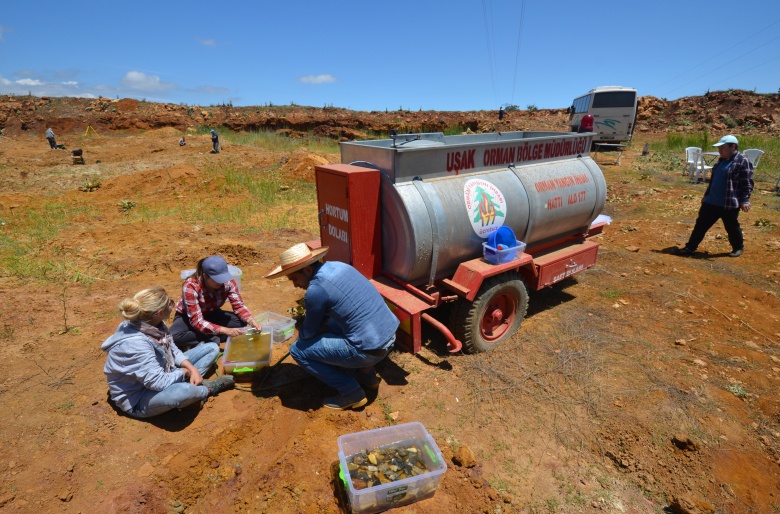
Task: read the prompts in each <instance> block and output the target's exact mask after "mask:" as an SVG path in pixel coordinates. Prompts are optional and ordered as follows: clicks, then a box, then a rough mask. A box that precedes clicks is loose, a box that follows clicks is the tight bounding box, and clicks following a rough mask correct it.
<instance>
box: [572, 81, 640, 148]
mask: <svg viewBox="0 0 780 514" xmlns="http://www.w3.org/2000/svg"><path fill="white" fill-rule="evenodd" d="M569 113H570V115H569V127H570V129H571V131H572V132H579V131H580V120H581V119H582V117H583V116H584V115H586V114H590V115H592V116H593V132H595V133H596V136H595V137H594V138H593V142H604V141H614V142H620V141H631V136H632V134H633V133H634V123H635V122H636V113H637V97H636V89H633V88H630V87H622V86H600V87H597V88H593V89H591V90H590V91H588V94H586V95H582V96H580V97H577V98H575V99H574V102H572V105H571V107H570V108H569Z"/></svg>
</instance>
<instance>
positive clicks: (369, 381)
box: [265, 243, 399, 410]
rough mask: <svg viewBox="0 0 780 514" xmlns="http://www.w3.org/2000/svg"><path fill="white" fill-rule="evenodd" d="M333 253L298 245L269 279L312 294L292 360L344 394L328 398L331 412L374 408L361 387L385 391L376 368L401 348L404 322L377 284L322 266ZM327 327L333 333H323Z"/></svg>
mask: <svg viewBox="0 0 780 514" xmlns="http://www.w3.org/2000/svg"><path fill="white" fill-rule="evenodd" d="M327 253H328V247H327V246H325V247H322V248H317V249H314V250H312V249H311V248H309V246H308V245H306V243H300V244H297V245H295V246H293V247H291V248H289V249H287V250H285V251H284V252H282V254H281V255H280V264H279V265H278V266H277V267H276V268H274V269H273V270H271V272H270V273H268V274H267V275H265V277H266V278H276V277H282V276H287V278H288V279H290V280H291V281H292V283H293V284H294V285H295V287H299V288H301V289H305V290H306V294H305V295H304V297H303V300H304V307H305V309H306V315H305V317H304V319H303V323H302V325H301V327H300V330H299V331H298V340H297V341H295V342H294V343H293V344H292V346H291V347H290V355H292V357H293V359H295V362H297V363H298V365H299V366H301V367H302V368H303V369H305V370H306V371H308V372H309V373H311V374H312V375H314V376H315V377H317V378H318V379H320V380H321V381H322V382H324V383H325V384H327V385H328V386H330V387H332V388H333V389H335V390H336V391H338V395H337V396H331V397H328V398H325V400H324V401H323V405H324V406H325V407H328V408H330V409H338V410H344V409H350V408H357V407H362V406H363V405H365V404H366V403H368V399H367V398H366V394H365V392H364V391H363V389H362V387H361V384H362V385H363V386H365V387H368V388H371V389H377V388H379V383H380V382H381V379H380V378H379V376H377V374H376V372H375V371H374V364H376V363H378V362H379V361H381V360H382V359H384V358H385V357H386V356H387V354H388V353H389V352H390V350H391V349H392V348H393V344H394V343H395V331H396V329H397V328H398V324H399V322H398V318H396V317H395V315H394V314H393V313H392V312H391V311H390V309H389V308H388V307H387V304H386V303H385V301H384V299H383V298H382V296H381V295H380V294H379V292H378V291H377V290H376V288H375V287H374V286H373V285H371V282H369V281H368V279H366V277H364V276H363V275H361V274H360V272H359V271H357V270H356V269H355V268H353V267H352V266H350V265H349V264H345V263H343V262H338V261H328V262H325V263H323V262H319V261H320V259H322V258H323V257H324V256H325V255H326V254H327ZM324 322H326V323H327V330H325V331H323V332H321V331H320V327H321V326H322V325H323V323H324Z"/></svg>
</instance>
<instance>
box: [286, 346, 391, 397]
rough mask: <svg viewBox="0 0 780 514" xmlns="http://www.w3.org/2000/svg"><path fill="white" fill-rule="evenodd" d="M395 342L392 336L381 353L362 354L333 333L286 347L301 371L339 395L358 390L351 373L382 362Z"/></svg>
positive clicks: (353, 373) (356, 382)
mask: <svg viewBox="0 0 780 514" xmlns="http://www.w3.org/2000/svg"><path fill="white" fill-rule="evenodd" d="M393 343H395V334H393V337H391V338H390V339H389V340H388V341H387V342H386V343H385V345H384V346H383V347H382V351H375V352H371V353H368V352H363V351H360V350H358V349H357V348H355V347H354V346H352V345H351V344H350V343H349V341H347V340H346V339H344V338H343V337H341V336H338V335H336V334H321V335H318V336H317V337H314V338H312V339H298V340H297V341H295V342H294V343H293V344H292V346H291V347H290V355H292V358H293V359H295V362H297V363H298V365H299V366H301V367H302V368H303V369H305V370H306V371H308V372H309V373H311V374H312V375H314V376H315V377H317V378H318V379H319V380H320V381H322V382H324V383H325V384H326V385H328V386H330V387H332V388H333V389H335V390H336V391H338V392H339V394H340V395H345V394H349V393H352V392H354V391H356V390H357V389H359V388H360V383H359V382H358V381H357V380H356V379H355V371H356V370H358V369H359V368H368V367H371V366H373V365H374V364H376V363H378V362H379V361H381V360H382V359H384V358H385V357H386V356H387V354H388V353H389V352H390V350H391V349H392V348H393Z"/></svg>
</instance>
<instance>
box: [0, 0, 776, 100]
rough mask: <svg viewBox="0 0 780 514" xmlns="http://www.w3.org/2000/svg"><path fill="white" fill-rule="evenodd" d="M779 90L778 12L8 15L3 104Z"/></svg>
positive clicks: (455, 1)
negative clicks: (625, 89)
mask: <svg viewBox="0 0 780 514" xmlns="http://www.w3.org/2000/svg"><path fill="white" fill-rule="evenodd" d="M602 85H621V86H630V87H635V88H637V89H638V90H639V94H640V95H653V96H657V97H660V98H667V99H675V98H680V97H683V96H692V95H701V94H704V93H705V92H707V91H708V90H712V91H715V90H725V89H729V88H734V89H748V90H756V91H757V92H759V93H775V92H778V90H779V89H780V2H778V1H777V0H762V1H750V0H746V1H743V2H736V3H735V2H732V1H729V2H727V1H721V0H709V1H699V0H677V1H667V0H658V1H656V2H650V3H648V2H636V1H633V0H627V1H624V2H582V1H574V0H572V1H568V0H565V1H552V0H550V1H541V0H536V1H532V0H527V1H524V0H514V1H510V0H446V1H444V0H441V1H440V0H429V1H427V0H418V1H417V2H374V1H370V0H363V1H352V0H340V1H338V2H325V1H295V0H288V1H286V2H281V1H280V2H267V1H262V0H258V1H253V2H249V1H246V2H234V1H227V0H226V1H221V2H220V1H210V2H205V1H200V0H190V1H188V2H174V1H169V0H156V1H146V0H137V1H135V2H125V1H121V2H120V1H115V0H102V1H88V0H69V1H58V2H53V1H49V0H43V1H37V2H31V1H15V2H11V1H10V0H9V1H8V2H6V5H5V6H4V7H3V9H2V12H0V94H7V93H13V94H17V95H26V94H28V93H32V94H33V95H36V96H85V97H97V96H104V97H110V98H115V97H117V96H118V97H119V98H137V99H146V100H148V101H155V102H170V103H174V104H188V105H202V106H208V105H219V104H222V103H232V104H233V105H236V106H245V105H266V104H268V103H272V104H274V105H289V104H290V103H291V102H294V103H295V104H298V105H310V106H314V107H323V106H333V107H344V108H348V109H354V110H367V111H370V110H385V109H390V110H394V109H399V108H404V109H411V110H418V109H423V110H450V111H468V110H484V109H497V108H498V106H499V105H503V104H513V105H518V106H519V107H520V108H521V109H525V108H527V106H529V105H535V106H537V107H539V108H556V107H566V106H568V105H569V104H570V103H571V100H572V99H573V98H574V97H575V96H578V95H580V94H582V93H585V92H587V91H588V90H589V89H591V88H593V87H596V86H602Z"/></svg>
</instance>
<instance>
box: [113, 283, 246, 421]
mask: <svg viewBox="0 0 780 514" xmlns="http://www.w3.org/2000/svg"><path fill="white" fill-rule="evenodd" d="M173 305H174V302H173V300H172V299H171V298H170V297H169V296H168V293H166V292H165V289H163V288H162V287H159V286H157V287H151V288H149V289H144V290H143V291H139V292H138V293H136V294H135V296H133V297H132V298H126V299H124V300H122V302H120V304H119V313H120V314H121V315H122V317H123V318H124V321H122V322H121V323H120V324H119V327H117V329H116V332H114V334H113V335H112V336H111V337H109V338H108V339H106V341H105V342H104V343H103V345H102V346H101V349H102V350H103V351H104V352H106V353H107V354H108V355H107V357H106V365H105V367H104V368H103V372H104V373H105V374H106V377H107V378H108V387H109V392H110V395H111V400H112V401H113V402H114V403H115V404H116V406H117V407H118V408H120V409H121V410H122V411H124V412H125V413H126V414H128V415H129V416H132V417H134V418H148V417H151V416H156V415H158V414H162V413H163V412H167V411H169V410H172V409H182V408H184V407H187V406H189V405H191V404H193V403H196V402H201V401H204V400H206V398H208V397H209V396H213V395H217V394H219V393H220V392H222V391H225V390H226V389H229V388H231V387H233V385H234V382H233V377H231V376H229V375H224V376H221V377H219V378H217V379H216V380H203V375H205V374H206V373H207V372H208V370H209V369H210V368H211V366H212V365H213V364H214V362H215V361H216V360H217V356H218V354H219V346H218V345H217V344H215V343H205V344H202V345H200V346H196V347H194V348H193V349H191V350H189V351H187V352H182V351H181V350H179V349H178V348H177V347H176V345H175V344H173V338H172V337H171V334H170V332H169V331H168V327H167V326H166V324H165V321H164V320H166V319H168V317H169V316H170V315H171V311H172V310H173Z"/></svg>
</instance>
